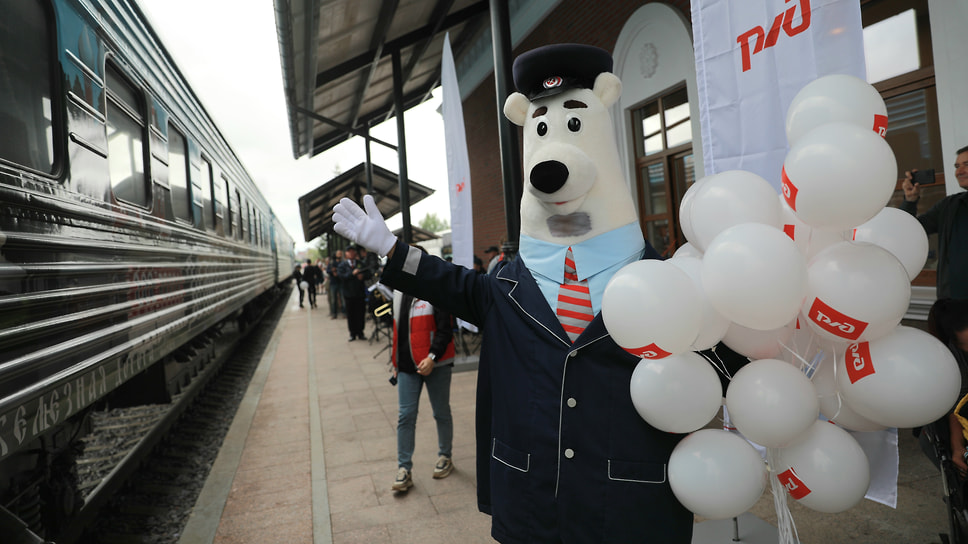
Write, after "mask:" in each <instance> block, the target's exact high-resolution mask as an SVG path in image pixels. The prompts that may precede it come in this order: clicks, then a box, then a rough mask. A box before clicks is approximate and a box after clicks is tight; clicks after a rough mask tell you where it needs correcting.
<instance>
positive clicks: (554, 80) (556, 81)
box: [542, 76, 562, 89]
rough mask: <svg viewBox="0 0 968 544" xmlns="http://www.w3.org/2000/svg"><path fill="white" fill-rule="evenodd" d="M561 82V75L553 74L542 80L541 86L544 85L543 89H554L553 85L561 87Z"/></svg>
mask: <svg viewBox="0 0 968 544" xmlns="http://www.w3.org/2000/svg"><path fill="white" fill-rule="evenodd" d="M561 83H562V80H561V77H559V76H554V77H549V78H548V79H546V80H544V83H542V86H544V88H545V89H554V88H555V87H561Z"/></svg>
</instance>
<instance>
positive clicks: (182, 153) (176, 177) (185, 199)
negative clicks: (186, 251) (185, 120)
mask: <svg viewBox="0 0 968 544" xmlns="http://www.w3.org/2000/svg"><path fill="white" fill-rule="evenodd" d="M168 185H169V186H170V187H171V208H172V211H174V213H175V217H177V218H178V219H184V220H186V221H191V220H192V199H191V196H192V195H191V193H190V192H189V189H188V141H187V140H185V137H184V136H182V134H181V132H178V130H176V129H175V127H168Z"/></svg>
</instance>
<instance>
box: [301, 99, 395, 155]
mask: <svg viewBox="0 0 968 544" xmlns="http://www.w3.org/2000/svg"><path fill="white" fill-rule="evenodd" d="M296 111H297V112H299V113H301V114H303V115H305V116H307V117H312V118H313V119H315V120H317V121H319V122H321V123H326V124H329V125H333V126H334V127H336V128H338V129H340V130H342V131H344V132H348V133H349V134H352V135H354V136H359V137H360V138H363V139H365V140H367V141H371V142H376V143H378V144H380V145H383V146H386V147H389V148H390V149H392V150H394V151H396V150H397V146H395V145H393V144H391V143H388V142H384V141H383V140H381V139H379V138H374V137H373V136H370V132H369V131H368V130H360V129H358V128H353V127H351V126H349V125H344V124H343V123H340V122H339V121H335V120H333V119H330V118H329V117H323V116H322V115H320V114H318V113H316V112H314V111H309V110H307V109H306V108H301V107H299V106H296ZM313 147H315V145H314V146H313Z"/></svg>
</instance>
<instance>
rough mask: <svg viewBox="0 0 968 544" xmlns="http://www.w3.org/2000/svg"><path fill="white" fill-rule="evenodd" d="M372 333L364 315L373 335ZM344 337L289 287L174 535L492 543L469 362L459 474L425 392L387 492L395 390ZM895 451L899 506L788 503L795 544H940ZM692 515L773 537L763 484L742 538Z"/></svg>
mask: <svg viewBox="0 0 968 544" xmlns="http://www.w3.org/2000/svg"><path fill="white" fill-rule="evenodd" d="M373 332H374V324H373V322H372V321H371V320H368V322H367V330H366V333H367V336H368V337H371V336H373ZM348 336H349V333H348V331H347V328H346V321H345V319H335V320H333V319H330V317H329V311H328V307H327V304H326V300H325V296H323V295H320V296H319V308H318V309H313V310H310V309H309V307H308V304H307V305H306V307H305V308H300V307H299V305H298V292H297V291H295V290H294V291H293V293H292V296H291V297H290V299H289V301H288V303H287V308H286V310H285V313H284V315H283V317H282V319H281V320H280V322H279V325H278V327H277V329H276V331H275V332H274V334H273V337H272V340H271V341H270V344H269V346H268V347H267V349H266V352H265V354H264V356H263V359H262V362H261V363H260V365H259V368H258V370H257V371H256V374H255V376H254V377H253V380H252V382H251V384H250V386H249V390H248V392H247V393H246V395H245V398H244V399H243V401H242V404H241V405H240V407H239V410H238V412H237V414H236V416H235V419H234V421H233V424H232V427H231V429H230V430H229V433H228V436H227V437H226V440H225V443H224V445H223V449H222V451H221V452H220V454H219V456H218V459H217V460H216V462H215V465H214V467H213V468H212V471H211V473H210V474H209V477H208V480H207V481H206V484H205V487H204V490H203V491H202V494H201V495H200V497H199V498H198V500H197V502H196V505H195V509H194V511H193V514H192V516H191V518H190V519H189V521H188V524H187V526H186V527H185V530H184V532H183V533H182V535H181V538H180V541H179V542H180V543H182V544H208V543H217V544H242V543H259V544H265V543H298V544H302V543H305V544H331V543H337V544H350V543H366V544H410V543H414V544H416V543H420V544H454V543H459V544H475V543H493V542H495V541H494V540H493V539H492V538H491V537H490V525H491V520H490V517H489V516H486V515H484V514H481V513H480V512H478V511H477V504H476V491H475V489H476V488H475V485H476V484H475V482H476V478H475V471H474V466H475V458H474V456H475V448H474V411H475V406H474V403H475V388H476V380H477V371H476V368H477V367H476V363H475V362H474V361H473V360H472V359H470V358H464V359H463V360H459V362H458V364H457V365H456V369H455V373H454V375H453V382H452V386H451V387H452V389H451V409H452V412H453V417H454V454H453V460H454V464H455V467H456V468H455V470H454V472H453V473H452V474H451V475H450V476H449V477H447V478H445V479H442V480H434V479H433V478H432V474H433V466H434V463H435V462H436V457H437V456H436V451H437V440H436V428H435V426H434V421H433V415H432V411H431V409H430V403H429V400H428V399H427V395H426V394H423V395H421V404H420V415H419V416H418V418H417V432H416V451H415V452H414V471H413V478H414V487H413V488H411V489H410V490H409V491H408V492H407V493H402V494H400V493H395V492H393V491H391V489H390V485H391V483H392V482H393V479H394V477H395V475H396V469H397V463H396V423H397V391H396V388H394V387H393V386H391V385H390V384H389V383H388V382H387V379H388V377H389V375H390V374H389V367H388V361H389V352H388V351H387V350H385V349H384V348H385V347H386V337H385V335H384V334H383V333H382V332H381V333H380V334H379V335H378V338H377V339H376V340H373V341H371V340H365V341H360V340H357V341H354V342H348V341H347V338H348ZM714 423H715V422H714ZM899 448H900V477H899V486H898V496H899V499H898V507H897V509H892V508H889V507H887V506H884V505H881V504H877V503H873V502H871V501H867V500H864V501H862V502H861V504H859V505H857V506H855V507H854V508H852V509H850V510H848V511H847V512H844V513H841V514H821V513H818V512H814V511H810V510H807V509H806V508H803V507H800V506H799V505H798V504H795V503H793V501H790V503H791V505H790V508H791V512H792V514H793V517H794V520H795V522H796V525H797V530H798V532H799V537H800V542H804V543H810V544H814V543H820V542H829V543H838V542H851V543H867V542H870V543H872V544H873V543H882V542H911V543H913V542H917V543H934V542H941V540H940V539H939V538H938V533H939V532H947V530H948V527H947V518H946V511H945V507H944V504H943V503H942V502H941V482H940V477H939V476H938V473H937V471H936V470H935V469H934V467H933V466H932V465H931V464H930V462H929V461H928V460H927V458H925V457H924V455H923V454H921V453H920V451H919V449H918V446H917V442H916V440H914V439H913V437H912V436H911V433H910V430H907V429H902V430H901V431H900V433H899ZM696 521H697V524H696V530H695V534H694V538H693V544H713V543H720V542H721V543H724V544H725V543H732V542H747V543H753V544H759V543H763V544H766V543H770V544H773V543H776V542H777V533H776V528H775V523H776V518H775V514H774V509H773V499H772V496H771V495H770V492H769V490H767V492H766V493H764V495H763V497H762V498H761V499H760V501H759V502H758V503H757V504H756V506H755V507H754V508H752V509H751V510H750V511H749V512H748V513H746V514H744V515H743V516H741V517H740V518H739V525H738V534H739V537H740V538H739V540H734V531H737V529H736V526H734V524H733V522H732V520H720V521H705V520H702V519H698V518H697V520H696ZM617 544H618V543H617Z"/></svg>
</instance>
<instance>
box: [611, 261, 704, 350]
mask: <svg viewBox="0 0 968 544" xmlns="http://www.w3.org/2000/svg"><path fill="white" fill-rule="evenodd" d="M700 302H701V299H700V294H699V292H697V291H696V287H695V285H694V284H693V282H692V280H691V279H690V278H689V276H688V275H686V273H685V272H683V271H682V270H680V269H679V268H677V267H676V266H674V265H672V264H670V263H669V262H668V261H659V260H651V259H650V260H643V261H635V262H633V263H631V264H628V265H625V266H623V267H622V268H621V269H619V271H618V272H616V273H615V275H614V276H612V279H610V280H609V281H608V284H607V285H606V286H605V292H604V293H603V294H602V319H603V320H604V322H605V328H606V329H608V333H609V334H610V335H611V336H612V339H613V340H615V343H616V344H618V345H619V346H621V347H622V348H623V349H625V350H626V351H628V352H629V353H631V354H633V355H636V356H638V357H642V358H644V359H661V358H663V357H668V356H669V355H674V354H676V353H682V352H684V351H687V350H689V347H690V345H692V341H693V340H695V339H696V335H697V334H699V326H700V324H701V323H702V316H701V314H700V312H701V305H700ZM659 309H661V311H658V310H659Z"/></svg>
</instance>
